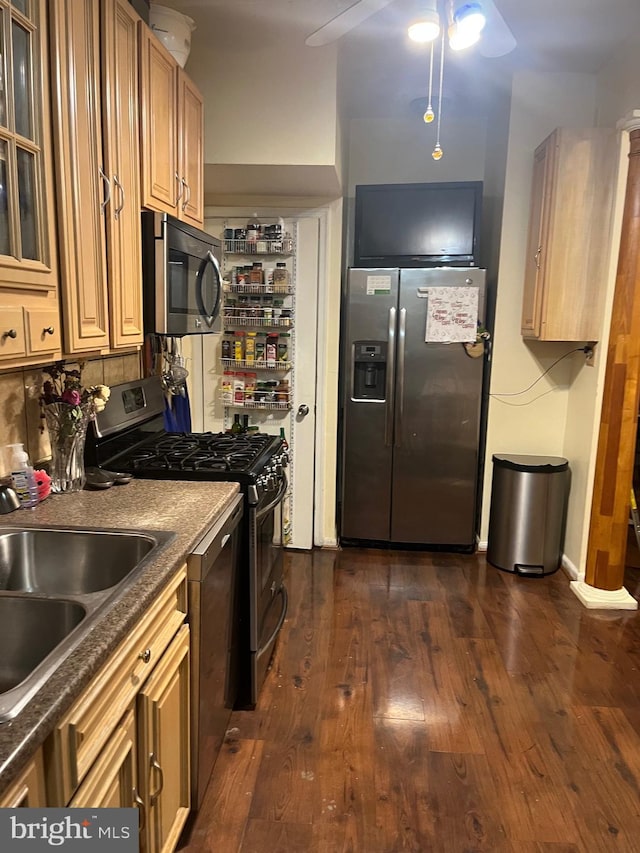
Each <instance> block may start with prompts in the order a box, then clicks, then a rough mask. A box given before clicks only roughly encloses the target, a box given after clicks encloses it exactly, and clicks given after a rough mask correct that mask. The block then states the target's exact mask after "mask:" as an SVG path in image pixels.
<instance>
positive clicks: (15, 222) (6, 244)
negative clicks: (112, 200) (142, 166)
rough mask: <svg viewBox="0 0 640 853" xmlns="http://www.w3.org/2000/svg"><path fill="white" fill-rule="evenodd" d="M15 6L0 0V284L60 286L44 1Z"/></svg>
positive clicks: (28, 288)
mask: <svg viewBox="0 0 640 853" xmlns="http://www.w3.org/2000/svg"><path fill="white" fill-rule="evenodd" d="M21 7H25V4H18V3H10V2H8V0H0V57H1V59H0V75H2V76H4V75H5V74H6V75H7V79H8V80H9V81H10V85H7V86H3V85H2V84H1V82H0V288H3V287H5V288H8V289H11V290H12V292H14V293H15V290H16V289H19V290H20V291H22V292H31V293H38V292H43V291H49V292H50V291H55V290H56V289H57V286H58V260H57V250H56V231H55V225H56V220H55V215H54V214H55V200H54V192H53V161H52V150H51V134H50V123H51V101H50V97H49V66H48V53H47V41H48V37H47V24H48V22H47V3H46V0H32V2H31V3H28V4H26V7H25V8H26V11H25V12H24V13H23V12H22V11H21ZM15 304H16V305H20V304H23V303H22V302H21V300H20V298H19V297H17V296H16V299H15Z"/></svg>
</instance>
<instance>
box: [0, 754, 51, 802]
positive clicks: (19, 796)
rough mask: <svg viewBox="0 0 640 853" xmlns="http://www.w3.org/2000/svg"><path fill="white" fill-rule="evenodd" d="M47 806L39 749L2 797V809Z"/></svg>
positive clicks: (0, 798) (42, 765)
mask: <svg viewBox="0 0 640 853" xmlns="http://www.w3.org/2000/svg"><path fill="white" fill-rule="evenodd" d="M46 805H47V800H46V791H45V781H44V763H43V759H42V750H41V749H39V750H38V752H37V753H36V754H35V756H34V757H33V758H32V759H31V761H30V762H29V764H28V765H27V766H26V767H25V769H24V770H23V771H22V773H21V774H20V775H19V776H18V778H17V779H16V781H15V782H14V783H13V785H11V787H10V788H9V790H8V791H5V792H4V794H3V795H2V797H0V809H19V808H29V809H36V808H43V807H44V806H46Z"/></svg>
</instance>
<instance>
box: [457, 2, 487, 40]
mask: <svg viewBox="0 0 640 853" xmlns="http://www.w3.org/2000/svg"><path fill="white" fill-rule="evenodd" d="M453 23H454V24H455V25H456V26H457V27H458V29H459V30H460V31H461V32H465V33H467V32H469V33H478V35H479V34H480V33H481V32H482V30H483V29H484V26H485V24H486V23H487V19H486V17H485V14H484V12H483V11H482V6H481V5H480V4H479V3H463V4H462V5H461V6H458V8H457V9H456V10H455V12H454V13H453Z"/></svg>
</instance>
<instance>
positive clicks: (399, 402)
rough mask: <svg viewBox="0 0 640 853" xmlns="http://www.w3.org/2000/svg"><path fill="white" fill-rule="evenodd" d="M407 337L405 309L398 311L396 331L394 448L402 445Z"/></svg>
mask: <svg viewBox="0 0 640 853" xmlns="http://www.w3.org/2000/svg"><path fill="white" fill-rule="evenodd" d="M406 337H407V309H406V308H401V309H400V328H399V329H398V389H397V393H396V447H400V445H401V444H402V417H403V415H404V343H405V340H406Z"/></svg>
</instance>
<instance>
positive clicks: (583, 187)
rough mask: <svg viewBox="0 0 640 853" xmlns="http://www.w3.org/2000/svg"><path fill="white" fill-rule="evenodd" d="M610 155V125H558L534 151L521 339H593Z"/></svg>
mask: <svg viewBox="0 0 640 853" xmlns="http://www.w3.org/2000/svg"><path fill="white" fill-rule="evenodd" d="M616 150H617V146H616V133H615V131H614V130H611V129H609V128H587V129H584V130H582V129H581V130H574V129H569V128H558V129H556V130H555V131H554V132H553V133H552V134H551V135H550V136H549V137H548V138H547V139H545V141H544V142H543V143H542V144H541V145H540V146H539V147H538V148H537V149H536V151H535V154H534V165H533V182H532V190H531V209H530V219H529V233H528V240H527V256H526V263H525V276H524V293H523V305H522V335H523V337H525V338H531V339H535V340H540V341H595V340H598V338H599V337H600V331H601V323H602V317H603V309H604V301H603V300H604V293H605V290H606V286H607V281H606V276H607V270H608V259H609V241H610V227H611V217H612V203H613V188H614V181H615V170H616Z"/></svg>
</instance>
